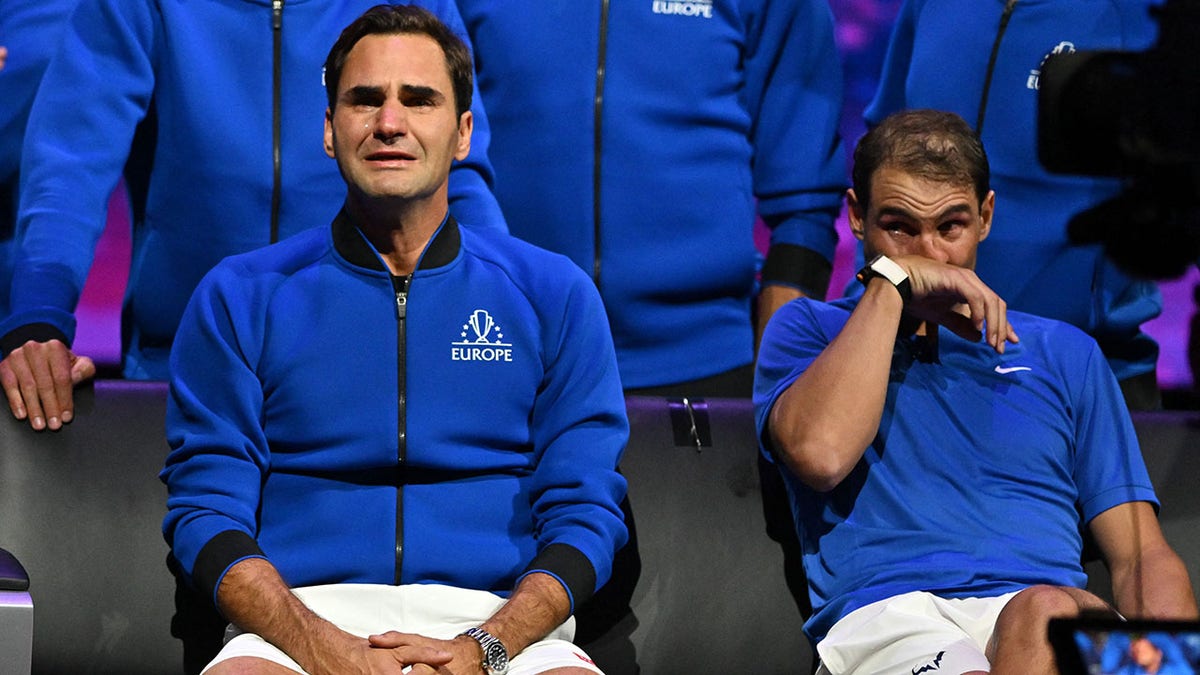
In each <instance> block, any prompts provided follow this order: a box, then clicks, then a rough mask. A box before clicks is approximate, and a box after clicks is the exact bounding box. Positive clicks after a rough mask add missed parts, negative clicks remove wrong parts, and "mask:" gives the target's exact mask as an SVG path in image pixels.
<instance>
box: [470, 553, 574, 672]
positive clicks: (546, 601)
mask: <svg viewBox="0 0 1200 675" xmlns="http://www.w3.org/2000/svg"><path fill="white" fill-rule="evenodd" d="M570 611H571V600H570V598H569V597H568V596H567V591H566V589H565V588H563V585H562V584H561V583H559V581H558V580H557V579H555V578H554V577H552V576H550V575H549V574H544V573H541V572H533V573H531V574H528V575H526V576H525V578H524V579H521V583H520V584H518V585H517V588H516V590H515V591H513V594H512V596H511V597H509V599H508V602H506V603H504V606H503V607H501V608H500V609H499V610H498V611H497V612H496V613H495V614H494V615H492V617H491V618H490V619H488V620H487V621H485V622H484V623H483V626H482V627H483V629H484V630H486V631H487V632H489V633H491V634H492V635H494V636H496V637H497V638H499V639H500V642H502V643H504V647H505V649H507V650H508V653H509V654H510V655H516V654H519V653H520V652H521V651H522V650H523V649H525V648H526V647H528V646H529V645H531V644H533V643H534V642H537V641H538V640H541V639H542V638H544V637H546V635H548V634H549V633H550V631H552V630H554V629H555V628H557V627H558V626H559V624H561V623H562V622H564V621H566V620H567V618H568V617H569V616H570Z"/></svg>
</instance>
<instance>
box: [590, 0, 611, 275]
mask: <svg viewBox="0 0 1200 675" xmlns="http://www.w3.org/2000/svg"><path fill="white" fill-rule="evenodd" d="M608 3H609V0H601V2H600V44H599V49H598V50H597V51H598V54H597V59H596V94H595V97H594V98H593V104H592V105H593V115H594V116H595V121H594V122H593V126H592V134H593V136H592V152H593V156H592V233H593V235H592V236H593V245H594V248H593V258H592V282H593V283H595V284H596V287H597V288H599V287H600V216H601V213H600V154H601V143H602V138H603V122H602V119H601V113H602V112H603V108H604V70H605V62H606V61H607V59H608V55H607V53H608Z"/></svg>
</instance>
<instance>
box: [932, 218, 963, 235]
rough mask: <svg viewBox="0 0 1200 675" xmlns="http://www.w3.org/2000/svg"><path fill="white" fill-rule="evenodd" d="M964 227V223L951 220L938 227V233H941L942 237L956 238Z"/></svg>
mask: <svg viewBox="0 0 1200 675" xmlns="http://www.w3.org/2000/svg"><path fill="white" fill-rule="evenodd" d="M964 227H966V223H964V222H962V221H961V220H952V221H949V222H945V223H942V224H941V225H939V226H938V231H939V232H941V233H942V236H957V235H958V234H959V233H961V232H962V230H963V228H964Z"/></svg>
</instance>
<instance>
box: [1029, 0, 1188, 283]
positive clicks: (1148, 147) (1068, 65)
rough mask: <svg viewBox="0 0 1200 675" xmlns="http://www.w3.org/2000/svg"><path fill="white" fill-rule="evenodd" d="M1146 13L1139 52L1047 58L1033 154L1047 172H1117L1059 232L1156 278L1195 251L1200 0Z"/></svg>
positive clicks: (1180, 266)
mask: <svg viewBox="0 0 1200 675" xmlns="http://www.w3.org/2000/svg"><path fill="white" fill-rule="evenodd" d="M1152 11H1153V13H1154V15H1155V19H1156V20H1157V21H1158V24H1159V36H1158V41H1157V42H1156V44H1155V45H1154V46H1153V47H1152V48H1150V49H1148V50H1146V51H1144V52H1120V51H1079V52H1072V53H1061V54H1054V55H1051V56H1050V57H1049V58H1047V59H1046V61H1045V63H1044V64H1043V65H1042V68H1041V81H1040V88H1039V97H1038V155H1039V158H1040V160H1041V162H1042V164H1043V165H1044V166H1045V167H1046V168H1047V169H1048V170H1050V171H1054V172H1058V173H1072V174H1084V175H1090V176H1113V177H1118V178H1121V179H1123V180H1124V182H1125V189H1124V190H1123V191H1122V192H1121V194H1119V195H1118V196H1116V197H1114V198H1113V199H1110V200H1108V201H1106V202H1103V203H1101V204H1099V205H1097V206H1095V207H1093V208H1091V209H1088V210H1087V211H1084V212H1082V213H1079V214H1076V216H1075V217H1074V218H1072V220H1071V222H1070V224H1069V225H1068V230H1067V232H1068V236H1069V238H1070V240H1071V241H1072V242H1075V243H1100V244H1102V245H1103V246H1104V248H1105V252H1106V254H1107V255H1108V256H1109V257H1110V258H1111V259H1112V260H1113V261H1114V262H1115V263H1116V264H1117V265H1119V266H1121V267H1122V268H1124V269H1125V270H1127V271H1128V272H1130V273H1131V274H1134V275H1137V276H1141V277H1146V278H1151V279H1163V278H1170V277H1177V276H1179V275H1181V274H1183V273H1184V272H1185V271H1187V269H1188V267H1189V266H1191V265H1193V264H1195V263H1196V261H1197V260H1198V259H1200V0H1166V1H1165V2H1164V3H1163V4H1162V5H1161V6H1159V7H1156V8H1155V9H1154V10H1152Z"/></svg>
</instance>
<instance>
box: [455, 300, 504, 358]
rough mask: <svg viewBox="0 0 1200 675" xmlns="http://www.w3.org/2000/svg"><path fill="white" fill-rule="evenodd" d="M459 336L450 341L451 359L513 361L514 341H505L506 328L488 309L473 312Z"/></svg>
mask: <svg viewBox="0 0 1200 675" xmlns="http://www.w3.org/2000/svg"><path fill="white" fill-rule="evenodd" d="M459 337H460V338H462V339H461V340H459V341H457V342H451V343H450V360H451V361H505V362H511V361H512V343H511V342H505V341H504V329H503V328H501V327H500V325H499V324H497V323H496V320H495V319H494V318H493V317H492V315H491V314H489V313H488V311H487V310H486V309H477V310H475V311H474V312H471V315H470V316H469V317H467V322H466V323H464V324H463V326H462V332H461V333H459Z"/></svg>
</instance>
